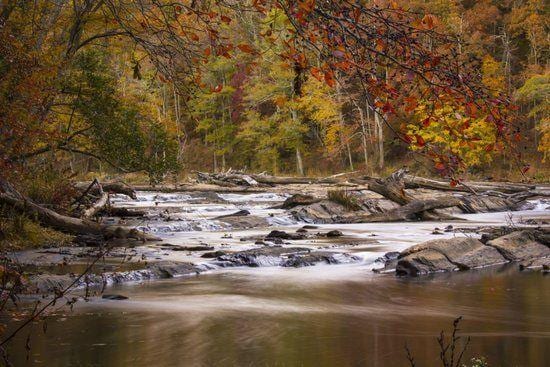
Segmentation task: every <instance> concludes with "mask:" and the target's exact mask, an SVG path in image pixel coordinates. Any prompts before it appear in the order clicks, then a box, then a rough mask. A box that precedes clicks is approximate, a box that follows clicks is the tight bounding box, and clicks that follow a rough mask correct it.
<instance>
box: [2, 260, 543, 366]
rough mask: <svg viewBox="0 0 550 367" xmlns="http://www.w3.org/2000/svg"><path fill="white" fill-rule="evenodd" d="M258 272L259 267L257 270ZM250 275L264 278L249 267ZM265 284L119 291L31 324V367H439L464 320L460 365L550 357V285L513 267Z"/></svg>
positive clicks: (230, 277)
mask: <svg viewBox="0 0 550 367" xmlns="http://www.w3.org/2000/svg"><path fill="white" fill-rule="evenodd" d="M263 270H264V272H265V269H263ZM258 271H262V270H261V269H258ZM319 274H320V275H319V277H318V281H316V282H312V281H301V280H300V277H299V276H295V275H294V273H292V271H287V270H284V269H278V270H273V271H272V272H271V273H268V275H265V276H256V275H257V274H255V273H254V272H253V271H242V272H239V271H233V272H231V271H230V272H225V273H216V274H210V275H201V276H200V277H198V278H182V279H174V280H169V281H158V282H151V283H147V284H141V285H139V286H135V285H134V286H131V285H125V286H119V287H116V288H113V289H112V290H111V291H112V292H115V293H116V292H118V293H121V294H125V295H127V296H129V297H130V300H128V301H105V300H94V301H92V302H90V303H87V304H80V305H78V306H77V307H76V309H75V311H74V312H73V313H67V314H58V315H56V316H55V317H53V318H51V319H50V321H49V322H48V330H47V333H46V334H45V335H44V334H42V332H38V330H41V327H39V325H37V326H35V332H34V337H33V339H32V340H31V342H32V350H31V354H30V359H29V362H28V363H26V362H25V351H24V348H23V346H24V339H25V338H26V335H21V339H20V340H18V341H17V342H16V343H15V345H14V346H13V349H12V350H11V351H10V354H11V355H12V357H13V358H14V359H15V365H16V366H19V365H31V366H94V365H95V366H407V360H406V356H405V351H404V345H405V343H407V344H408V345H409V347H410V349H411V350H412V352H413V354H414V356H415V359H416V361H417V365H418V366H436V365H439V364H438V347H437V343H436V341H435V338H436V336H437V335H438V333H439V331H441V330H442V329H446V330H449V328H450V327H451V323H452V320H453V319H454V318H455V317H456V316H458V315H462V316H464V321H463V323H462V324H461V329H462V332H463V334H465V335H469V336H471V337H472V341H471V345H470V347H469V348H468V351H467V356H466V357H467V359H469V358H471V357H473V356H485V357H487V359H488V361H489V362H490V365H491V366H544V365H545V363H546V362H547V361H548V360H550V348H548V346H549V345H550V318H549V317H548V313H549V310H550V283H549V280H550V278H548V277H543V276H542V275H541V274H540V273H519V272H518V271H517V268H516V267H515V266H505V267H501V268H493V269H485V270H479V271H470V272H464V273H453V274H438V275H434V276H431V277H424V278H417V279H399V278H395V277H393V276H391V275H386V276H373V275H371V274H370V273H369V272H367V271H365V273H364V274H362V275H359V276H358V275H357V273H353V274H354V275H353V277H350V278H349V279H342V278H338V279H331V278H330V277H326V278H324V277H323V276H322V274H323V269H322V268H321V267H319Z"/></svg>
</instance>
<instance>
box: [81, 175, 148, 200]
mask: <svg viewBox="0 0 550 367" xmlns="http://www.w3.org/2000/svg"><path fill="white" fill-rule="evenodd" d="M96 182H97V183H99V182H98V181H97V180H94V181H93V182H92V184H91V185H90V184H89V183H87V182H77V183H75V184H74V187H75V188H76V189H77V190H79V191H81V192H83V194H87V193H88V192H89V193H90V194H93V195H98V196H99V194H100V190H99V187H98V185H97V184H94V183H96ZM101 187H102V190H103V191H105V192H107V193H109V194H123V195H126V196H129V197H130V198H132V199H134V200H136V199H137V195H136V190H134V188H133V187H131V186H129V185H127V184H125V183H123V182H106V183H102V184H101Z"/></svg>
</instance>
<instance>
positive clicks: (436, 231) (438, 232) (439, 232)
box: [432, 229, 443, 235]
mask: <svg viewBox="0 0 550 367" xmlns="http://www.w3.org/2000/svg"><path fill="white" fill-rule="evenodd" d="M432 234H438V235H441V234H443V232H441V231H439V230H437V229H434V230H433V231H432Z"/></svg>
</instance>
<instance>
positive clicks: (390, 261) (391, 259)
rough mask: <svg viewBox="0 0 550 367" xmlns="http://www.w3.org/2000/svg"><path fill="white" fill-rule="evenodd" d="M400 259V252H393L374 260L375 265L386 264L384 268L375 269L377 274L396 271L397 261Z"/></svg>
mask: <svg viewBox="0 0 550 367" xmlns="http://www.w3.org/2000/svg"><path fill="white" fill-rule="evenodd" d="M398 258H399V252H397V251H391V252H387V253H385V254H384V256H382V257H379V258H378V259H376V260H374V262H375V263H382V264H384V267H383V268H378V269H373V270H372V271H374V272H375V273H389V272H393V271H395V268H396V266H397V259H398Z"/></svg>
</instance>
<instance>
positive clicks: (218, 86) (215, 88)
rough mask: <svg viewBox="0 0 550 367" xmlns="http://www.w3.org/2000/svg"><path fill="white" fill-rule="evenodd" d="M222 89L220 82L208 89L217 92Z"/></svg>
mask: <svg viewBox="0 0 550 367" xmlns="http://www.w3.org/2000/svg"><path fill="white" fill-rule="evenodd" d="M222 89H223V85H221V84H218V85H216V86H215V87H214V88H212V87H210V91H211V92H212V93H219V92H221V91H222Z"/></svg>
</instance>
